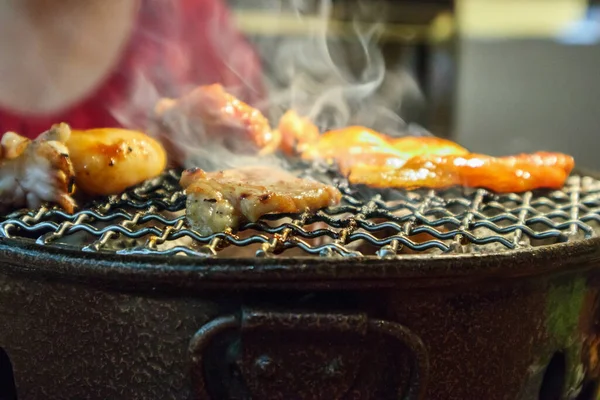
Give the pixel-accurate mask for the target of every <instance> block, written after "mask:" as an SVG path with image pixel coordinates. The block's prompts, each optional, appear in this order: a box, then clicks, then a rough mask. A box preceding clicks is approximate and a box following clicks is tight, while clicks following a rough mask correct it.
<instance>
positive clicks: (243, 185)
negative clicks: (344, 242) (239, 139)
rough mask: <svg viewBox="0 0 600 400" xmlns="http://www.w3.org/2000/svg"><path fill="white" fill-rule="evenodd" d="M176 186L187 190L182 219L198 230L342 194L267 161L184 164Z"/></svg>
mask: <svg viewBox="0 0 600 400" xmlns="http://www.w3.org/2000/svg"><path fill="white" fill-rule="evenodd" d="M181 186H183V187H184V188H185V189H186V193H187V208H186V215H187V220H188V222H189V224H190V225H191V226H192V227H193V228H194V229H196V230H197V231H199V232H200V233H201V234H203V235H209V234H211V233H214V232H221V231H224V230H225V229H228V228H231V229H236V228H237V227H238V226H239V225H240V224H242V223H244V222H245V221H250V222H255V221H257V220H258V219H259V218H260V217H261V216H263V215H265V214H276V213H299V212H304V211H306V210H309V211H316V210H318V209H321V208H325V207H328V206H331V205H335V204H338V203H339V201H340V199H341V194H340V192H339V191H338V190H337V189H335V188H334V187H332V186H328V185H325V184H322V183H319V182H316V181H312V180H308V179H300V178H297V177H295V176H293V175H291V174H289V173H287V172H284V171H279V170H276V169H273V168H268V167H247V168H239V169H232V170H225V171H219V172H208V173H207V172H205V171H203V170H201V169H191V170H186V171H185V172H184V173H183V175H182V177H181Z"/></svg>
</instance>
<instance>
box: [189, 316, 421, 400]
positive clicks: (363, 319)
mask: <svg viewBox="0 0 600 400" xmlns="http://www.w3.org/2000/svg"><path fill="white" fill-rule="evenodd" d="M258 328H260V329H269V330H276V331H294V332H302V331H305V332H332V333H336V332H339V333H344V332H345V333H357V334H360V335H363V336H365V335H367V334H369V333H376V334H382V335H386V336H390V337H392V338H394V339H396V340H398V341H399V342H401V343H402V344H404V345H405V346H406V347H407V348H408V349H409V350H410V352H411V353H412V357H413V360H412V364H413V366H412V371H411V376H410V382H409V388H408V393H402V392H403V391H401V392H399V393H398V399H402V400H423V399H425V392H426V387H427V380H428V375H429V358H428V354H427V349H426V347H425V345H424V344H423V342H422V341H421V339H420V338H419V336H417V335H416V334H414V333H413V332H412V331H410V330H409V329H408V328H407V327H405V326H403V325H401V324H399V323H396V322H389V321H384V320H377V319H369V318H368V317H367V316H366V315H365V314H360V313H359V314H337V313H326V314H325V313H291V312H285V313H284V312H273V311H263V310H253V309H249V310H244V311H243V312H242V313H241V316H237V315H229V316H223V317H219V318H216V319H214V320H212V321H210V322H208V323H207V324H206V325H204V326H202V328H200V329H199V330H198V332H196V334H195V335H194V336H193V337H192V339H191V341H190V345H189V354H190V358H191V363H192V365H191V377H192V385H193V389H192V390H193V391H194V395H195V398H196V399H202V400H209V399H210V395H209V394H208V391H207V388H206V382H205V378H204V364H203V361H204V358H203V357H204V356H203V354H204V351H205V350H206V349H207V347H208V345H209V344H210V343H211V341H212V340H213V339H214V338H215V337H217V336H219V335H220V334H222V333H224V332H227V331H231V330H234V329H239V330H241V331H242V332H244V331H250V330H254V329H258Z"/></svg>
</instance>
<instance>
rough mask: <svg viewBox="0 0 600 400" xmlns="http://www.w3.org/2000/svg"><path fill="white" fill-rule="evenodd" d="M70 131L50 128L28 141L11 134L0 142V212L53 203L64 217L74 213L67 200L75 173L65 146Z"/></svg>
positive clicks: (62, 127) (64, 128) (59, 126)
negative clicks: (60, 209)
mask: <svg viewBox="0 0 600 400" xmlns="http://www.w3.org/2000/svg"><path fill="white" fill-rule="evenodd" d="M70 135H71V129H70V128H69V126H68V125H67V124H65V123H61V124H57V125H53V126H52V128H51V129H49V130H48V131H46V132H44V133H42V134H41V135H40V136H38V137H37V138H36V139H35V140H33V141H31V140H29V139H27V138H24V137H22V136H20V135H18V134H16V133H14V132H7V133H5V134H4V135H3V136H2V139H1V140H0V150H1V155H0V212H3V213H5V212H8V211H10V210H13V209H17V208H22V207H27V208H38V207H40V206H41V204H42V203H43V202H50V203H57V204H58V205H60V206H61V207H62V208H63V209H64V210H65V211H67V212H68V213H72V212H73V211H74V209H75V201H74V200H73V198H72V197H71V194H72V191H73V182H74V179H75V173H74V170H73V165H72V163H71V160H70V159H69V151H68V149H67V146H66V145H65V143H66V142H67V140H69V137H70Z"/></svg>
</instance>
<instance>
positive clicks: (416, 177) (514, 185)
mask: <svg viewBox="0 0 600 400" xmlns="http://www.w3.org/2000/svg"><path fill="white" fill-rule="evenodd" d="M574 166H575V162H574V160H573V157H571V156H568V155H566V154H562V153H548V152H538V153H533V154H519V155H516V156H508V157H490V156H486V155H481V154H467V155H430V154H427V155H421V156H416V157H413V158H411V159H410V160H408V161H407V162H406V163H405V164H404V165H403V166H401V167H399V168H393V167H389V166H377V165H359V166H356V167H354V168H353V169H352V171H351V173H350V176H349V180H350V182H351V183H353V184H365V185H368V186H371V187H378V188H389V187H394V188H402V189H416V188H431V189H444V188H448V187H451V186H465V187H472V188H475V187H479V188H485V189H488V190H491V191H494V192H497V193H506V192H526V191H529V190H535V189H560V188H562V187H563V185H564V183H565V181H566V179H567V178H568V176H569V174H570V173H571V171H572V170H573V167H574Z"/></svg>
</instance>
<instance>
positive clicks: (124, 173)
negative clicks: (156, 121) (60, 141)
mask: <svg viewBox="0 0 600 400" xmlns="http://www.w3.org/2000/svg"><path fill="white" fill-rule="evenodd" d="M67 147H68V148H69V154H70V157H71V161H72V162H73V167H74V169H75V176H76V179H75V182H76V184H77V188H79V189H81V190H82V191H83V192H85V193H86V194H89V195H109V194H117V193H121V192H123V191H124V190H125V189H127V188H128V187H131V186H134V185H137V184H139V183H141V182H143V181H145V180H147V179H151V178H154V177H156V176H158V175H159V174H160V173H161V172H162V171H163V170H164V169H165V167H166V165H167V155H166V152H165V150H164V148H163V147H162V145H161V144H160V143H159V142H157V141H156V140H154V139H152V138H151V137H149V136H147V135H145V134H143V133H142V132H137V131H131V130H126V129H117V128H102V129H90V130H86V131H77V130H74V131H73V132H72V134H71V137H70V138H69V140H68V141H67Z"/></svg>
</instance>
